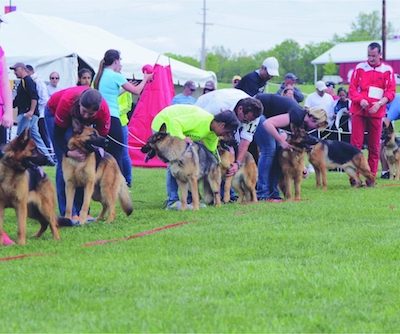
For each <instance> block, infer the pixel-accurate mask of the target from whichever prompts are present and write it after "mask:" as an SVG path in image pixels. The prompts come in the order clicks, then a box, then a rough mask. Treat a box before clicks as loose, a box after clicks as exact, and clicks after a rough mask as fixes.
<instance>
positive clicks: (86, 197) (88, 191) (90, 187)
mask: <svg viewBox="0 0 400 334" xmlns="http://www.w3.org/2000/svg"><path fill="white" fill-rule="evenodd" d="M93 191H94V180H88V181H87V183H86V185H85V189H84V194H83V203H82V208H81V211H80V212H79V222H80V223H81V224H85V223H86V219H87V216H88V213H89V206H90V201H91V199H92V196H93Z"/></svg>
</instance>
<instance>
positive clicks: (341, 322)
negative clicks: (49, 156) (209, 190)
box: [0, 168, 400, 333]
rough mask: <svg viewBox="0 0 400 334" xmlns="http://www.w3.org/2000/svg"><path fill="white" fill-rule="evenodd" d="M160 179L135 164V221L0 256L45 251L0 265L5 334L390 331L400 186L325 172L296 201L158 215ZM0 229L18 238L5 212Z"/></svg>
mask: <svg viewBox="0 0 400 334" xmlns="http://www.w3.org/2000/svg"><path fill="white" fill-rule="evenodd" d="M48 171H50V174H52V170H50V169H48ZM164 182H165V170H160V169H140V168H134V187H133V189H132V197H133V201H134V206H135V211H134V213H133V215H132V216H131V217H129V218H127V217H125V216H124V215H123V214H122V213H121V211H120V210H119V208H118V212H119V213H118V216H117V219H116V221H115V222H114V223H112V224H110V225H107V224H105V223H91V224H89V225H87V226H83V227H74V228H63V229H62V230H61V237H62V240H61V241H60V242H55V241H53V240H52V238H51V234H50V231H48V232H46V233H45V235H44V237H43V238H42V239H41V240H35V239H33V238H32V237H30V238H28V241H27V245H26V246H24V247H19V246H12V247H0V252H1V254H0V257H1V258H2V259H4V258H5V257H10V256H17V255H20V254H28V255H29V254H36V255H41V256H32V257H26V258H23V259H18V260H11V261H0V273H1V289H0V296H1V298H0V306H1V310H2V311H1V313H0V332H2V333H3V332H63V333H64V332H80V333H81V332H153V333H154V332H157V333H160V332H197V333H199V332H203V333H204V332H257V333H259V332H398V331H399V328H400V315H399V314H400V312H399V311H400V310H399V305H400V284H399V275H400V269H399V261H400V254H399V246H400V241H399V240H400V226H399V213H400V212H399V211H400V210H399V206H400V205H399V192H400V183H399V182H396V181H387V180H378V184H377V186H376V188H373V189H369V188H368V189H367V188H361V189H352V188H350V186H349V185H348V179H347V176H346V175H345V174H343V173H338V172H330V173H329V178H328V182H329V184H328V191H327V192H323V191H321V190H317V189H316V188H315V186H314V175H311V177H310V178H308V179H306V180H305V182H304V183H303V187H302V189H303V200H302V201H301V202H284V203H258V204H254V205H239V204H228V205H224V206H222V207H221V208H212V207H210V208H206V209H202V210H200V211H199V212H171V211H165V210H163V209H161V207H162V203H163V201H164V199H165V185H164ZM98 212H99V206H98V205H97V204H96V205H92V213H93V214H96V213H98ZM178 222H187V224H185V225H181V226H179V227H175V228H170V229H166V230H163V231H159V232H158V233H154V234H151V235H146V236H143V237H139V238H133V239H130V240H120V241H116V242H112V243H106V244H103V245H96V246H91V247H85V246H83V245H84V244H85V243H88V242H92V241H96V240H105V239H115V238H123V237H127V236H132V235H134V234H136V233H139V232H143V231H147V230H151V229H154V228H157V227H162V226H165V225H168V224H173V223H178ZM38 226H39V224H38V223H37V222H35V221H31V220H29V221H28V231H29V235H32V234H33V233H34V232H35V231H36V230H37V229H38ZM5 228H6V231H8V232H9V234H10V236H11V237H12V238H15V237H16V219H15V214H14V212H13V211H12V210H9V209H8V210H7V211H6V219H5Z"/></svg>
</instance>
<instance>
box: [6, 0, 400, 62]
mask: <svg viewBox="0 0 400 334" xmlns="http://www.w3.org/2000/svg"><path fill="white" fill-rule="evenodd" d="M11 2H12V4H13V5H16V6H17V10H19V11H24V12H28V13H35V14H44V15H52V16H58V17H62V18H65V19H69V20H75V21H78V22H81V23H86V24H92V25H97V26H99V27H101V28H104V29H106V30H108V31H110V32H112V33H114V34H117V35H119V36H121V37H124V38H127V39H130V40H132V41H134V42H136V43H138V44H140V45H141V46H144V47H147V48H150V49H153V50H155V51H158V52H172V53H176V54H180V55H188V56H194V57H196V58H199V56H200V48H201V35H202V25H201V24H198V23H201V22H202V20H203V16H202V13H203V11H202V8H203V0H172V1H171V0H11ZM9 3H10V0H0V4H1V5H2V6H4V5H8V4H9ZM206 4H207V5H206V8H207V11H206V13H207V22H209V23H210V25H208V26H207V30H206V46H207V48H208V49H210V48H212V47H213V46H223V47H224V48H226V49H229V50H230V51H231V52H234V53H238V52H242V51H243V52H246V53H248V54H251V53H255V52H257V51H260V50H268V49H270V48H271V47H273V46H274V45H276V44H279V43H280V42H282V41H283V40H285V39H288V38H291V39H294V40H295V41H297V42H299V43H300V44H301V45H304V44H306V43H309V42H321V41H327V40H330V39H331V38H332V36H333V34H334V33H337V34H339V35H343V34H345V33H347V32H349V31H350V27H351V23H352V22H355V21H356V18H357V16H358V14H359V13H360V12H364V13H371V12H372V11H374V10H378V11H379V12H381V6H382V0H207V1H206ZM386 4H387V9H386V12H387V22H391V23H392V24H393V26H394V27H395V30H396V33H397V34H400V0H386ZM2 12H3V11H2ZM0 36H1V35H0ZM108 48H112V45H105V46H104V49H108Z"/></svg>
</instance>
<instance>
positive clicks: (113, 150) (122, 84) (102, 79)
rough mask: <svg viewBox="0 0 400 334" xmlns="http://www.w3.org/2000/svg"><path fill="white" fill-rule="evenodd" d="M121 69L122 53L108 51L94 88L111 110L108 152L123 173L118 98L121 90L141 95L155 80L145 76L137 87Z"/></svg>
mask: <svg viewBox="0 0 400 334" xmlns="http://www.w3.org/2000/svg"><path fill="white" fill-rule="evenodd" d="M121 68H122V65H121V55H120V52H119V51H117V50H114V49H110V50H107V51H106V52H105V54H104V57H103V59H102V60H101V62H100V66H99V70H98V72H97V74H96V76H95V78H94V88H95V89H98V90H99V91H100V93H101V95H102V96H103V97H104V99H105V100H106V101H107V104H108V106H109V108H110V115H111V127H110V132H109V135H108V137H109V138H110V142H109V146H108V149H107V151H108V152H109V153H110V154H111V155H112V156H113V157H114V158H115V160H117V163H118V166H119V168H120V169H121V172H122V169H123V167H122V155H123V151H124V150H123V146H122V145H123V141H124V135H123V130H122V125H121V121H120V112H119V105H118V96H119V94H120V92H121V89H124V90H125V91H128V92H130V93H132V94H135V95H140V93H141V92H142V90H143V88H144V86H145V85H146V83H147V81H148V80H151V79H152V78H153V74H144V75H143V80H142V81H141V82H140V83H139V84H138V85H136V86H135V85H133V84H132V83H130V82H128V80H127V79H126V78H125V77H124V76H123V75H122V74H121V73H120V71H121Z"/></svg>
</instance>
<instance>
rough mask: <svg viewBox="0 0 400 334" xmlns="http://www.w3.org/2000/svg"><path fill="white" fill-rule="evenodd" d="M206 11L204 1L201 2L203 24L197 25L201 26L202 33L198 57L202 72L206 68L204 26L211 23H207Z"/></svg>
mask: <svg viewBox="0 0 400 334" xmlns="http://www.w3.org/2000/svg"><path fill="white" fill-rule="evenodd" d="M206 11H207V8H206V0H203V22H202V23H198V24H202V25H203V33H202V35H201V56H200V64H201V68H202V69H203V70H204V69H205V68H206V26H208V25H212V23H207V18H206Z"/></svg>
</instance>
